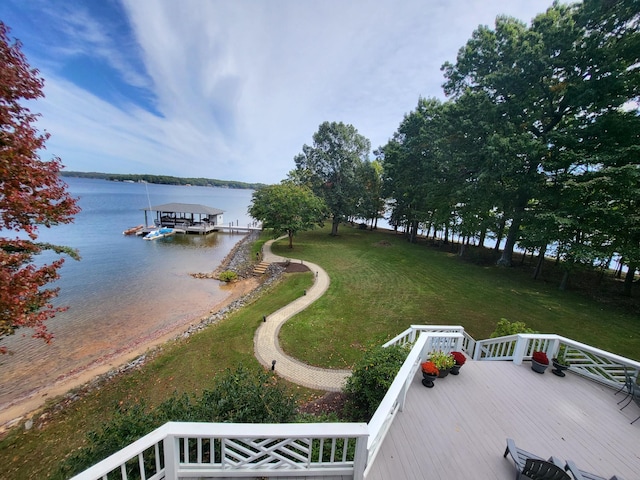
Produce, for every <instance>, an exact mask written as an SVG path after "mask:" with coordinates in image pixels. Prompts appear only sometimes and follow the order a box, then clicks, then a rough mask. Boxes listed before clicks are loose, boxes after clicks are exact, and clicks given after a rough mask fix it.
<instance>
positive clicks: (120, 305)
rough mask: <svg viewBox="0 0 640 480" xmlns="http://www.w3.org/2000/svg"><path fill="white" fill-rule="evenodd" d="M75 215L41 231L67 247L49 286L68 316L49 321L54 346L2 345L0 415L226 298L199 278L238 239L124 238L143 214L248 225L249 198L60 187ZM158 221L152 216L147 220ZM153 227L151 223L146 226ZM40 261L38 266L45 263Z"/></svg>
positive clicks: (109, 185)
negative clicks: (200, 216) (210, 211)
mask: <svg viewBox="0 0 640 480" xmlns="http://www.w3.org/2000/svg"><path fill="white" fill-rule="evenodd" d="M64 180H65V182H66V183H67V184H68V185H69V192H70V193H71V194H72V195H73V196H74V197H77V198H79V205H80V207H81V208H82V211H81V212H80V213H79V214H78V215H77V216H76V218H75V221H74V223H72V224H69V225H60V226H57V227H54V228H51V229H42V230H41V232H40V236H39V238H38V240H39V241H46V242H51V243H55V244H61V245H66V246H70V247H72V248H75V249H77V250H78V251H79V253H80V256H81V257H82V259H81V260H80V261H74V260H73V259H70V258H67V260H66V261H65V264H64V266H63V267H62V268H61V270H60V274H61V278H60V279H59V280H58V281H57V282H56V283H55V286H57V287H60V293H59V296H58V297H57V299H56V300H55V302H54V303H55V304H56V305H66V306H69V309H68V310H67V311H65V312H62V313H59V314H57V315H56V317H55V318H53V319H50V320H48V321H47V325H48V328H49V330H50V331H51V332H52V333H53V334H54V336H55V338H54V340H53V342H52V343H51V344H48V345H47V344H45V343H44V342H43V341H42V340H36V339H33V338H31V334H32V332H31V331H30V330H26V329H25V330H18V331H17V333H16V334H15V335H13V336H10V337H7V338H5V339H3V340H2V344H3V345H4V346H6V347H7V348H8V349H9V350H10V351H11V352H12V353H11V354H10V355H3V356H0V410H1V409H3V407H6V406H7V405H10V404H15V403H16V402H19V401H20V400H21V399H24V398H26V397H27V396H28V395H30V394H32V393H34V392H37V391H38V390H40V389H42V388H44V387H47V386H49V385H50V384H51V383H52V382H55V381H56V380H59V379H63V378H66V377H68V376H69V375H71V374H74V373H77V372H80V371H82V370H84V369H87V368H88V367H90V366H92V365H95V364H96V363H100V362H104V361H105V360H108V359H109V358H113V357H114V356H117V355H121V354H123V353H126V352H127V351H130V350H132V349H133V348H134V347H135V346H139V345H140V344H144V343H145V342H146V341H148V340H149V339H152V338H156V337H158V336H161V335H162V334H163V333H166V332H168V331H171V330H173V329H175V328H179V327H181V326H184V327H185V328H186V326H187V325H188V324H190V323H193V322H194V321H197V320H199V319H201V318H202V317H203V316H205V315H206V314H207V313H208V312H209V311H210V310H211V308H212V307H213V306H214V305H215V304H217V303H219V302H221V301H222V300H224V299H225V298H226V297H227V296H228V295H229V292H228V290H225V289H224V288H223V286H222V284H221V283H220V282H218V281H217V280H211V279H196V278H193V277H192V276H191V275H190V274H191V273H198V272H203V273H204V272H211V271H213V270H214V269H215V268H216V267H217V266H219V265H220V263H221V262H222V260H223V259H224V258H225V256H226V255H227V254H228V253H229V252H230V251H231V249H232V248H233V247H234V246H235V245H236V244H237V243H238V242H239V241H240V240H242V238H244V234H238V233H236V234H231V233H221V232H220V233H211V234H209V235H205V236H203V235H173V236H170V237H166V238H162V239H159V240H154V241H146V240H143V239H142V237H137V236H135V235H134V236H125V235H123V234H122V232H123V231H124V230H125V229H127V228H129V227H132V226H135V225H139V224H142V223H144V212H143V211H142V209H143V208H145V207H149V205H151V206H154V205H161V204H164V203H170V202H178V203H197V204H202V205H207V206H210V207H214V208H219V209H221V210H223V211H224V223H225V224H229V223H233V224H237V225H244V226H246V225H248V224H249V223H251V221H252V219H251V218H250V217H249V216H248V214H247V208H248V206H249V204H250V202H251V195H252V193H253V191H252V190H240V189H225V188H214V187H187V186H174V185H155V184H144V183H122V182H110V181H106V180H95V179H81V178H64ZM154 215H155V214H154ZM149 220H150V221H152V220H153V219H152V218H149ZM53 258H55V256H53V255H49V254H45V255H43V258H42V259H39V260H38V261H42V262H49V261H51V260H52V259H53Z"/></svg>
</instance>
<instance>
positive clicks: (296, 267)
mask: <svg viewBox="0 0 640 480" xmlns="http://www.w3.org/2000/svg"><path fill="white" fill-rule="evenodd" d="M278 265H280V266H281V267H282V268H284V273H300V272H308V271H309V270H310V268H309V267H307V266H306V265H305V264H304V263H295V262H283V263H279V264H278Z"/></svg>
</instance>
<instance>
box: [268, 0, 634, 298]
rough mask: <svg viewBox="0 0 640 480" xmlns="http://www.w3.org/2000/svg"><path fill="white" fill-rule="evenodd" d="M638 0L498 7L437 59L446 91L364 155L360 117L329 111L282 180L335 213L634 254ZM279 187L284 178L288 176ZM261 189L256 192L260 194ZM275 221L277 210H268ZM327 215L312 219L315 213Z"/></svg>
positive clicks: (535, 248) (567, 250)
mask: <svg viewBox="0 0 640 480" xmlns="http://www.w3.org/2000/svg"><path fill="white" fill-rule="evenodd" d="M639 24H640V1H638V0H623V1H600V0H585V1H584V2H582V3H576V4H571V5H561V4H559V3H554V4H553V5H552V6H551V7H550V8H549V9H548V10H547V11H546V12H545V13H542V14H540V15H538V16H536V17H535V19H533V21H532V22H531V24H530V25H529V26H528V25H526V24H525V23H523V22H521V21H520V20H517V19H514V18H511V17H505V16H499V17H498V18H497V19H496V22H495V26H494V27H493V28H489V27H487V26H480V27H479V28H478V29H477V30H475V31H474V32H473V34H472V37H471V38H470V39H469V40H468V41H467V43H466V45H464V46H463V47H462V48H461V49H460V50H459V53H458V56H457V59H456V61H455V63H449V62H447V63H445V64H444V65H443V66H442V71H443V72H444V77H445V82H444V84H443V88H444V93H445V94H446V97H447V100H446V101H441V100H438V99H435V98H420V99H419V100H418V104H417V106H416V108H415V109H414V110H413V111H411V112H409V113H407V114H406V115H405V116H404V118H403V119H402V121H401V122H400V125H399V126H398V129H397V130H396V131H395V132H394V134H393V135H392V137H391V139H390V140H389V142H388V143H387V144H385V145H383V146H380V147H379V148H377V149H376V150H375V152H374V154H375V160H370V159H369V155H370V144H369V141H368V140H367V139H366V138H365V137H363V136H362V135H360V134H359V133H358V132H357V130H356V129H355V128H354V127H353V126H352V125H345V124H343V123H337V122H332V123H330V122H324V123H323V124H321V125H320V127H319V129H318V131H317V132H316V133H315V134H314V136H313V144H312V145H311V146H309V145H304V146H303V148H302V153H301V154H299V155H297V156H296V157H295V159H294V161H295V165H296V167H295V169H294V170H292V171H291V172H290V173H289V175H288V178H287V180H286V181H284V182H283V185H285V186H286V185H287V184H293V185H304V186H306V187H308V188H309V189H310V190H311V191H312V192H313V194H315V195H317V196H318V197H320V198H322V199H323V200H324V201H325V204H326V208H327V209H328V212H330V213H329V216H330V217H331V219H332V224H333V228H332V233H333V234H336V233H337V230H338V225H339V223H340V222H341V221H344V220H348V219H353V218H359V219H368V220H370V221H371V223H372V225H373V224H374V222H375V219H377V218H379V217H381V216H382V215H384V214H387V215H388V218H389V222H390V223H391V224H392V225H395V226H398V227H402V228H403V229H404V230H405V231H406V232H407V235H408V237H409V239H410V240H412V241H415V240H416V238H417V235H418V232H419V231H420V230H422V231H426V232H427V235H429V234H432V235H434V236H435V235H436V233H438V235H441V236H442V237H443V238H444V241H448V240H449V238H451V236H452V235H453V234H457V235H458V236H460V237H463V238H464V239H465V242H466V243H468V242H472V241H473V242H474V243H476V244H477V245H484V244H485V241H486V240H487V239H489V238H491V239H492V240H494V241H495V242H496V245H501V243H502V242H504V248H503V250H502V252H501V256H500V259H499V260H498V263H499V264H500V265H504V266H510V265H512V262H513V253H514V248H516V247H519V248H521V249H523V250H525V251H529V252H532V253H536V254H537V256H538V267H537V268H536V271H535V273H534V276H538V275H539V272H540V268H541V266H542V262H543V261H544V258H545V257H548V256H554V257H555V258H556V259H557V260H558V261H559V262H561V265H562V267H563V269H564V271H565V275H564V278H563V280H562V283H561V288H564V286H566V281H567V278H568V277H569V274H570V273H571V272H572V271H574V270H575V269H576V268H578V267H581V266H585V265H586V266H589V267H601V268H606V267H607V266H608V265H609V264H610V263H611V261H612V259H613V258H614V257H617V258H621V262H622V263H623V264H625V265H626V266H627V272H628V273H627V274H626V276H625V293H626V294H627V295H630V294H631V288H632V283H633V280H634V274H635V271H636V270H637V269H638V267H639V266H640V116H639V108H638V105H639V99H640V95H639V94H640V29H639V28H638V27H639V26H640V25H639ZM280 188H284V187H280ZM258 200H259V199H258ZM279 221H280V222H281V221H282V219H280V220H278V219H275V221H274V222H272V223H278V222H279ZM320 221H321V220H319V219H317V222H316V223H318V222H320Z"/></svg>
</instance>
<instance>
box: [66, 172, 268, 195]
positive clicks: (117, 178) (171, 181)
mask: <svg viewBox="0 0 640 480" xmlns="http://www.w3.org/2000/svg"><path fill="white" fill-rule="evenodd" d="M60 176H61V177H69V178H93V179H96V180H108V181H111V182H129V183H153V184H158V185H180V186H184V187H186V186H192V187H218V188H237V189H241V190H258V189H260V188H263V187H265V186H266V185H265V184H264V183H247V182H240V181H237V180H218V179H215V178H187V177H172V176H170V175H153V174H150V173H145V174H131V173H100V172H72V171H66V170H62V171H61V172H60Z"/></svg>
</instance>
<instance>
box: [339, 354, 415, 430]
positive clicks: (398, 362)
mask: <svg viewBox="0 0 640 480" xmlns="http://www.w3.org/2000/svg"><path fill="white" fill-rule="evenodd" d="M408 353H409V351H408V349H407V348H406V347H404V346H400V345H393V346H390V347H387V348H383V347H382V346H377V347H374V348H372V349H371V350H369V351H367V352H366V353H365V354H364V356H363V357H362V359H361V360H360V361H359V362H357V363H356V365H355V367H354V369H353V372H352V374H351V376H350V377H349V379H348V380H347V384H346V386H345V388H344V392H345V393H346V394H347V399H346V403H345V408H344V414H345V415H346V416H347V418H348V419H349V420H350V421H353V422H368V421H369V420H370V419H371V417H372V416H373V414H374V413H375V411H376V409H377V408H378V405H380V402H381V401H382V399H383V398H384V396H385V394H386V393H387V390H389V387H390V386H391V383H392V382H393V379H394V378H395V377H396V375H397V374H398V370H400V367H401V366H402V363H403V362H404V361H405V359H406V358H407V354H408Z"/></svg>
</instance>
